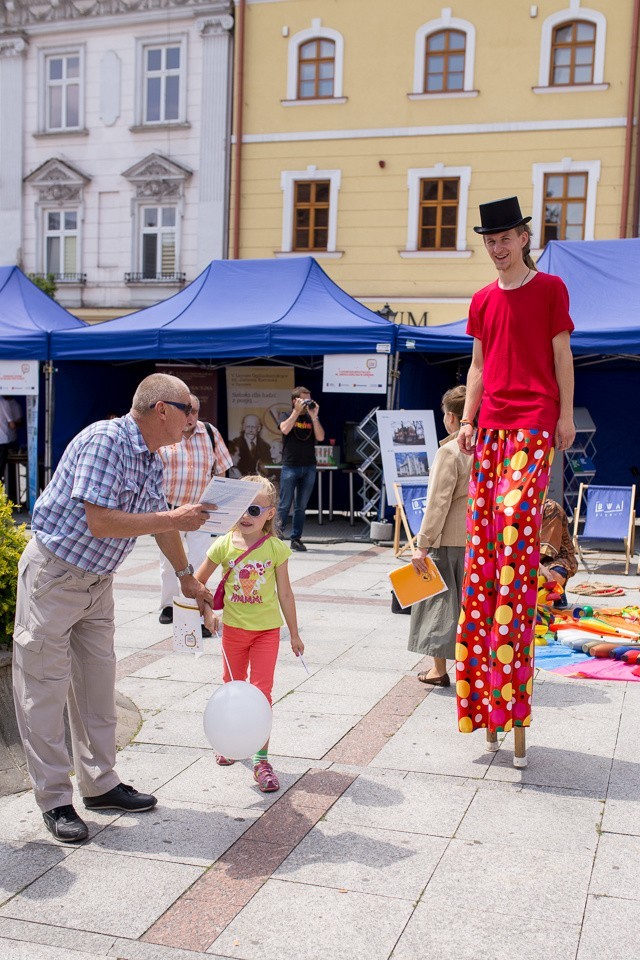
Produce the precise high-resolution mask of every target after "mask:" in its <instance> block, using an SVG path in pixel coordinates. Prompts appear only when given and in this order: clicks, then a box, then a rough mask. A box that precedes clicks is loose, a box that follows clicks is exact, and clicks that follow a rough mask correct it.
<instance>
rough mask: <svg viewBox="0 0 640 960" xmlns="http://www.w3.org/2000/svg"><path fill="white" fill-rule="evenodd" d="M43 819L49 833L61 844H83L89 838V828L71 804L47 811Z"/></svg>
mask: <svg viewBox="0 0 640 960" xmlns="http://www.w3.org/2000/svg"><path fill="white" fill-rule="evenodd" d="M42 819H43V820H44V823H45V826H46V828H47V830H48V831H49V833H50V834H51V835H52V836H53V837H55V838H56V840H59V841H60V843H82V841H83V840H86V839H87V837H88V836H89V828H88V827H87V825H86V823H85V822H84V820H81V819H80V817H79V816H78V814H77V813H76V811H75V810H74V808H73V807H72V806H71V804H70V803H67V804H65V805H64V806H63V807H53V808H52V809H51V810H47V811H45V813H43V814H42Z"/></svg>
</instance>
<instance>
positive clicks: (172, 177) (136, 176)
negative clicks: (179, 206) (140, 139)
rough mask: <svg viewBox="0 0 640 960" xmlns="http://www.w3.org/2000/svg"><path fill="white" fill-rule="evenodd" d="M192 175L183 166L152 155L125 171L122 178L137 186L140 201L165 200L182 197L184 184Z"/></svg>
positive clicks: (137, 195)
mask: <svg viewBox="0 0 640 960" xmlns="http://www.w3.org/2000/svg"><path fill="white" fill-rule="evenodd" d="M191 173H192V171H191V170H189V168H188V167H185V166H184V165H183V164H181V163H177V162H176V161H175V160H169V158H168V157H163V156H162V154H159V153H151V154H149V156H148V157H145V158H144V160H140V161H138V163H135V164H134V165H133V166H132V167H129V169H128V170H125V171H124V173H123V174H122V176H123V177H124V178H125V179H126V180H129V182H130V183H133V184H134V185H135V188H136V197H137V198H138V199H153V200H164V199H170V198H179V197H181V196H182V193H183V188H184V182H185V180H187V179H188V178H189V177H190V176H191Z"/></svg>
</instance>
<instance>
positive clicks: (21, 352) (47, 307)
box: [0, 266, 85, 506]
mask: <svg viewBox="0 0 640 960" xmlns="http://www.w3.org/2000/svg"><path fill="white" fill-rule="evenodd" d="M84 326H85V324H84V323H83V322H82V321H81V320H78V319H77V318H76V317H73V316H72V315H71V314H70V313H68V312H67V311H66V310H65V309H64V308H63V307H61V306H60V304H58V303H56V302H55V300H52V299H51V297H49V296H47V294H46V293H44V292H43V291H42V290H40V288H39V287H37V286H36V285H35V284H34V283H32V282H31V280H29V279H28V278H27V277H26V276H25V275H24V273H23V272H22V270H20V269H19V268H18V267H15V266H13V267H0V360H22V361H32V360H35V361H42V360H48V359H49V357H50V339H51V334H52V333H53V331H55V330H69V329H82V328H83V327H84ZM27 421H28V427H29V429H28V431H27V443H28V460H29V503H30V505H31V506H32V505H33V503H34V501H35V498H36V496H37V489H38V429H37V426H38V396H37V395H35V396H31V397H30V398H28V403H27ZM51 431H52V410H51V375H50V371H49V370H48V369H47V368H45V448H44V453H45V457H44V459H45V476H46V475H47V472H48V469H49V468H50V463H51Z"/></svg>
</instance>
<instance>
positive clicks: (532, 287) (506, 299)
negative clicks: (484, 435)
mask: <svg viewBox="0 0 640 960" xmlns="http://www.w3.org/2000/svg"><path fill="white" fill-rule="evenodd" d="M573 329H574V327H573V322H572V320H571V317H570V316H569V294H568V292H567V288H566V287H565V285H564V283H563V281H562V280H561V279H560V277H555V276H553V275H552V274H550V273H536V275H535V276H534V277H533V279H532V280H530V281H529V283H526V284H525V285H524V286H523V287H516V288H515V289H514V290H502V289H501V288H500V287H499V286H498V281H497V280H495V281H494V282H493V283H490V284H489V286H488V287H483V288H482V290H478V292H477V293H476V294H474V296H473V299H472V301H471V307H470V308H469V320H468V323H467V333H468V334H470V335H471V336H472V337H477V339H478V340H480V342H481V343H482V353H483V356H484V368H483V371H482V380H483V386H484V392H483V395H482V405H481V407H480V417H479V426H480V427H484V428H486V429H489V430H500V429H505V430H509V429H516V428H518V427H523V428H527V429H532V428H534V429H535V428H537V429H539V430H548V431H549V432H550V433H553V432H554V431H555V429H556V425H557V423H558V418H559V416H560V391H559V389H558V384H557V382H556V375H555V368H554V359H553V345H552V340H553V338H554V337H555V336H556V335H557V334H559V333H562V331H563V330H568V331H569V332H571V331H572V330H573Z"/></svg>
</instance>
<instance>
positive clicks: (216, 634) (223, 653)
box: [214, 630, 233, 680]
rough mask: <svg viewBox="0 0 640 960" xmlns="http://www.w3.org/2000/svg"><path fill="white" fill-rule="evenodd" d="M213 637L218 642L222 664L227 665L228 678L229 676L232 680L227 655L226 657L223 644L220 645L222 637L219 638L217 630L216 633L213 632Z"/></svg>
mask: <svg viewBox="0 0 640 960" xmlns="http://www.w3.org/2000/svg"><path fill="white" fill-rule="evenodd" d="M214 637H216V639H217V640H219V641H220V648H221V650H222V656H223V657H224V662H225V663H226V665H227V670H228V671H229V676H230V677H231V679H232V680H233V674H232V673H231V667H230V666H229V661H228V660H227V655H226V653H225V652H224V646H223V644H222V637H221V636H220V634H219V633H218V631H217V630H216V632H215V634H214Z"/></svg>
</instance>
